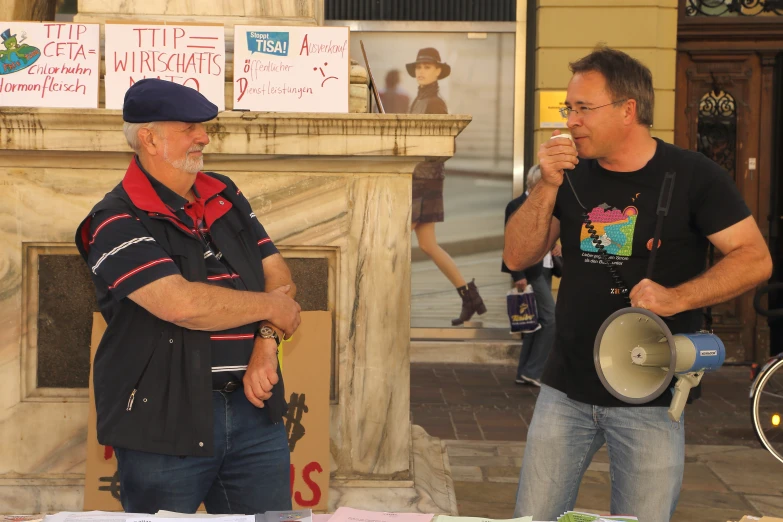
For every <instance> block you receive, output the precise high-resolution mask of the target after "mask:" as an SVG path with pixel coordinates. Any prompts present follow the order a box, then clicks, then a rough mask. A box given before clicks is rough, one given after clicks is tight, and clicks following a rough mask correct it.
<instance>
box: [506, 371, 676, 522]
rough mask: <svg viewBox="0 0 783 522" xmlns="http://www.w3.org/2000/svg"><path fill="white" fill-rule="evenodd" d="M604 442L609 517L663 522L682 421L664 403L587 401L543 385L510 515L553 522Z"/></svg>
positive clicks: (671, 498)
mask: <svg viewBox="0 0 783 522" xmlns="http://www.w3.org/2000/svg"><path fill="white" fill-rule="evenodd" d="M604 443H606V447H607V450H608V451H609V475H610V479H611V482H612V497H611V498H612V500H611V510H612V514H624V515H633V516H636V517H638V518H639V520H640V521H642V522H668V520H669V519H670V518H671V516H672V514H673V513H674V508H675V507H676V505H677V499H678V497H679V494H680V486H681V485H682V473H683V470H684V468H685V423H684V420H682V419H681V420H680V422H672V421H671V420H669V417H668V413H667V408H665V407H628V408H625V407H618V408H608V407H606V408H605V407H599V406H591V405H589V404H584V403H581V402H577V401H574V400H571V399H569V398H568V397H567V396H566V395H565V394H564V393H562V392H560V391H558V390H555V389H554V388H550V387H549V386H546V385H544V386H542V387H541V392H540V393H539V395H538V401H537V402H536V409H535V412H534V413H533V420H532V421H531V423H530V429H529V430H528V433H527V445H526V446H525V456H524V459H523V461H522V471H521V473H520V476H519V489H518V490H517V504H516V507H515V508H514V517H520V516H526V515H532V516H533V520H557V518H558V517H559V516H560V515H562V514H563V513H564V512H565V511H569V510H571V509H573V508H574V504H575V503H576V495H577V492H578V491H579V483H580V482H581V480H582V476H583V475H584V473H585V471H586V470H587V466H588V465H589V464H590V461H591V460H592V458H593V455H595V452H596V451H598V449H599V448H600V447H601V446H603V445H604Z"/></svg>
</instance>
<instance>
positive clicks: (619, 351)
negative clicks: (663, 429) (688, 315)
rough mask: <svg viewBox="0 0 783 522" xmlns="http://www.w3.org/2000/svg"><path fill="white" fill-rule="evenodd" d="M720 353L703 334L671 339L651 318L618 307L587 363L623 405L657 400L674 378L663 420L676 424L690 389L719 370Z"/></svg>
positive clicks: (645, 313) (711, 338) (648, 314)
mask: <svg viewBox="0 0 783 522" xmlns="http://www.w3.org/2000/svg"><path fill="white" fill-rule="evenodd" d="M725 358H726V348H725V347H724V346H723V342H722V341H721V340H720V338H719V337H718V336H717V335H714V334H711V333H708V332H699V333H695V334H678V335H672V332H671V330H669V327H668V326H666V323H664V322H663V319H661V318H660V317H659V316H657V315H656V314H654V313H652V312H650V311H649V310H645V309H644V308H623V309H622V310H618V311H616V312H615V313H613V314H612V315H610V316H609V317H608V318H607V319H606V321H604V323H603V324H602V325H601V329H600V330H599V331H598V335H597V336H596V338H595V348H594V350H593V359H594V362H595V369H596V371H598V377H599V378H600V379H601V382H602V383H603V385H604V387H605V388H606V389H607V390H608V391H609V393H611V394H612V395H614V396H615V397H617V398H618V399H620V400H621V401H623V402H626V403H629V404H644V403H647V402H650V401H652V400H654V399H656V398H658V397H659V396H660V395H661V394H662V393H664V392H665V391H666V390H668V389H669V388H670V385H671V382H672V379H674V378H675V377H677V384H676V385H675V386H674V396H673V397H672V402H671V405H670V406H669V418H670V419H671V420H673V421H675V422H677V421H679V420H680V416H681V415H682V410H683V409H685V403H686V401H687V399H688V393H689V392H690V390H691V388H693V387H694V386H696V385H698V384H699V382H700V381H701V378H702V376H704V372H709V371H714V370H717V369H718V368H720V367H721V366H722V365H723V361H724V359H725Z"/></svg>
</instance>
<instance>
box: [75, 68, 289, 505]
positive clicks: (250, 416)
mask: <svg viewBox="0 0 783 522" xmlns="http://www.w3.org/2000/svg"><path fill="white" fill-rule="evenodd" d="M217 112H218V110H217V107H216V106H215V105H214V104H212V103H210V102H209V100H207V99H206V98H205V97H204V96H202V95H201V94H200V93H198V92H197V91H196V90H194V89H191V88H189V87H184V86H181V85H177V84H175V83H172V82H167V81H163V80H157V79H146V80H141V81H139V82H137V83H135V84H134V85H133V86H132V87H131V88H130V89H129V90H128V92H127V94H126V95H125V103H124V105H123V119H124V120H125V122H126V123H125V125H124V132H125V137H126V138H127V141H128V144H129V145H130V147H131V148H132V149H133V150H134V152H135V155H134V157H133V159H132V160H131V162H130V165H129V166H128V170H127V171H126V173H125V176H124V178H123V180H122V182H121V183H120V184H119V185H117V186H116V187H115V188H114V189H113V190H112V191H111V192H109V193H108V194H106V196H105V197H104V198H103V200H101V201H100V202H99V203H98V204H97V205H96V206H95V207H94V208H93V209H92V210H91V211H90V213H89V215H88V216H87V217H86V218H85V220H84V221H83V222H82V223H81V224H80V225H79V228H78V230H77V233H76V244H77V246H78V248H79V252H80V253H81V255H82V257H83V258H84V260H85V262H86V263H87V264H88V265H89V268H90V271H91V276H92V279H93V282H94V284H95V289H96V294H97V297H98V303H99V305H100V309H101V313H102V314H103V316H104V318H105V319H106V322H107V323H108V327H107V329H106V332H105V334H104V335H103V339H102V340H101V343H100V345H99V346H98V351H97V353H96V356H95V364H94V386H95V403H96V408H97V413H98V440H99V442H100V443H101V444H104V445H107V446H113V447H114V450H115V454H116V455H117V463H118V471H119V477H120V496H121V501H122V505H123V508H124V509H125V511H126V512H136V513H155V512H157V511H158V510H169V511H179V512H191V513H192V512H195V511H196V509H197V508H198V506H199V505H200V504H201V503H202V502H203V503H204V504H205V506H206V508H207V510H208V511H209V512H210V513H244V514H254V513H263V512H265V511H269V510H286V509H291V497H290V477H289V473H290V471H289V468H290V461H289V452H288V443H287V437H286V431H285V428H284V425H283V423H282V422H281V420H282V416H283V414H284V413H285V411H286V402H285V396H284V390H283V381H282V376H281V374H280V372H279V369H278V365H277V348H278V344H279V342H280V338H281V336H285V335H291V334H293V333H294V331H295V330H296V329H297V327H298V325H299V320H300V318H299V313H300V310H301V308H300V307H299V305H298V304H297V303H296V302H295V301H294V299H293V297H294V294H295V286H294V284H293V282H292V280H291V273H290V271H289V270H288V267H287V266H286V263H285V261H284V260H283V258H282V257H281V255H280V254H279V252H278V251H277V249H276V248H275V246H274V243H273V242H272V240H271V239H270V237H269V236H268V234H267V233H266V231H265V230H264V227H263V226H262V225H261V223H260V222H259V221H258V218H257V217H256V215H255V214H254V213H253V210H252V208H251V207H250V204H249V203H248V201H247V199H245V197H244V196H243V195H242V193H241V191H240V190H239V189H238V188H237V186H236V185H235V184H234V182H233V181H231V180H230V179H229V178H227V177H226V176H222V175H220V174H215V173H212V172H202V168H203V163H204V160H203V153H202V151H203V149H204V147H206V145H207V144H209V137H208V136H207V133H206V129H205V127H204V124H203V122H206V121H209V120H211V119H214V118H215V117H216V116H217Z"/></svg>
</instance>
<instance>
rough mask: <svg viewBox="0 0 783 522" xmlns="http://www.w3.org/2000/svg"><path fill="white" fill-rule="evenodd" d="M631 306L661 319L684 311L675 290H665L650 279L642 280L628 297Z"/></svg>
mask: <svg viewBox="0 0 783 522" xmlns="http://www.w3.org/2000/svg"><path fill="white" fill-rule="evenodd" d="M628 297H630V298H631V306H635V307H637V308H644V309H645V310H649V311H651V312H652V313H654V314H656V315H660V316H661V317H670V316H672V315H674V314H678V313H680V312H682V311H684V310H685V307H684V306H683V303H682V299H681V298H680V295H679V293H678V292H677V289H676V288H666V287H664V286H661V285H659V284H658V283H656V282H654V281H651V280H650V279H642V280H641V281H639V283H638V284H637V285H636V286H634V287H633V289H631V293H630V294H629V295H628Z"/></svg>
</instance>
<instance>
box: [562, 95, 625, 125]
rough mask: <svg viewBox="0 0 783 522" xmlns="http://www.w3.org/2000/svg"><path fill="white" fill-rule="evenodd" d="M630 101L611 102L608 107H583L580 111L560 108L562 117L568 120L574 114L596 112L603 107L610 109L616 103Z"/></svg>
mask: <svg viewBox="0 0 783 522" xmlns="http://www.w3.org/2000/svg"><path fill="white" fill-rule="evenodd" d="M626 101H628V98H623V99H622V100H616V101H613V102H609V103H607V104H606V105H599V106H598V107H582V108H581V109H579V110H576V109H572V108H571V107H560V109H559V110H560V116H562V117H563V118H564V119H566V120H567V119H568V117H569V116H570V115H571V113H573V114H579V112H580V111H583V112H584V111H594V110H596V109H600V108H601V107H609V106H610V105H615V104H616V103H623V102H626Z"/></svg>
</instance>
